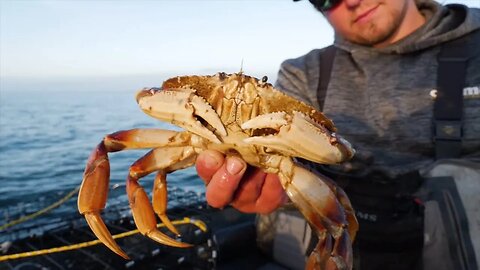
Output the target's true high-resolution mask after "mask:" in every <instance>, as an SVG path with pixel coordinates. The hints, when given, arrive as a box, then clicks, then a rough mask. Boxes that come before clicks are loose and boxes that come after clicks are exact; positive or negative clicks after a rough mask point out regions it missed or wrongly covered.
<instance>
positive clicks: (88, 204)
mask: <svg viewBox="0 0 480 270" xmlns="http://www.w3.org/2000/svg"><path fill="white" fill-rule="evenodd" d="M190 139H191V137H190V135H189V134H188V133H186V132H175V131H169V130H159V129H146V130H144V129H132V130H126V131H119V132H116V133H112V134H110V135H107V136H106V137H105V138H104V139H103V140H102V142H100V143H99V144H98V145H97V147H96V148H95V149H94V150H93V152H92V154H91V155H90V157H89V159H88V161H87V166H86V168H85V172H84V174H83V181H82V186H81V188H80V192H79V194H78V210H79V212H80V213H81V214H83V215H84V216H85V219H86V220H87V223H88V225H89V226H90V228H91V229H92V231H93V232H94V234H95V235H96V236H97V238H98V239H100V241H102V242H103V243H104V244H105V245H106V246H107V247H109V248H110V249H111V250H113V251H114V252H115V253H117V254H118V255H120V256H122V257H123V258H125V259H128V256H127V255H126V254H125V252H123V251H122V249H121V248H120V247H119V246H118V245H117V244H116V243H115V241H114V240H113V238H112V236H111V234H110V233H109V232H108V229H107V227H106V226H105V223H104V222H103V220H102V218H101V217H100V211H101V210H102V209H104V208H105V204H106V201H107V194H108V186H109V178H110V163H109V161H108V155H107V154H108V152H116V151H121V150H124V149H139V148H152V147H160V146H166V145H169V146H182V145H188V144H189V142H190Z"/></svg>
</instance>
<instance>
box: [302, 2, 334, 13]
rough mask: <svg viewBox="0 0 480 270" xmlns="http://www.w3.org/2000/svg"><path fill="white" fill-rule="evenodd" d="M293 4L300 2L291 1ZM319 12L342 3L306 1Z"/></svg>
mask: <svg viewBox="0 0 480 270" xmlns="http://www.w3.org/2000/svg"><path fill="white" fill-rule="evenodd" d="M293 1H295V2H297V1H300V0H293ZM308 1H310V3H312V5H314V6H315V8H317V9H318V10H320V11H321V12H325V11H329V10H331V9H332V8H334V7H336V6H337V5H338V4H340V3H341V2H342V0H308Z"/></svg>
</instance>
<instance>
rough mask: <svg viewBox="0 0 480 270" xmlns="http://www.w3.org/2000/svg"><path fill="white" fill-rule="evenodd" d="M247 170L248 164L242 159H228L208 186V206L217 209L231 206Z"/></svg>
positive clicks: (232, 157) (231, 157) (233, 157)
mask: <svg viewBox="0 0 480 270" xmlns="http://www.w3.org/2000/svg"><path fill="white" fill-rule="evenodd" d="M246 168H247V164H246V163H245V161H243V160H242V159H241V158H239V157H235V156H230V157H227V158H226V161H225V162H224V164H223V165H222V166H221V167H220V169H219V170H218V171H217V172H216V173H215V174H214V175H213V176H212V178H211V181H210V183H209V184H208V185H207V191H206V195H205V196H206V199H207V202H208V204H209V205H211V206H213V207H216V208H222V207H224V206H226V205H228V204H230V203H231V201H232V199H233V196H234V194H235V190H236V189H237V187H238V184H239V183H240V180H241V179H242V176H243V174H244V172H245V170H246Z"/></svg>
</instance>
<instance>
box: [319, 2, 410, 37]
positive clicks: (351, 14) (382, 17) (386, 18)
mask: <svg viewBox="0 0 480 270" xmlns="http://www.w3.org/2000/svg"><path fill="white" fill-rule="evenodd" d="M409 2H410V3H409ZM409 4H412V5H413V4H414V3H413V1H411V0H343V1H342V2H341V3H340V4H338V5H337V6H336V7H335V8H333V9H331V10H329V11H327V12H325V13H324V15H325V17H326V18H327V20H328V21H329V22H330V24H331V25H332V26H333V28H334V29H335V31H336V33H338V34H340V35H341V36H342V37H344V38H345V39H347V40H349V41H351V42H354V43H358V44H363V45H371V46H376V45H379V44H382V43H384V42H386V41H388V40H389V39H391V38H392V37H393V36H395V35H396V34H397V33H398V31H400V25H401V23H402V21H403V19H404V17H405V14H406V12H407V8H408V5H409Z"/></svg>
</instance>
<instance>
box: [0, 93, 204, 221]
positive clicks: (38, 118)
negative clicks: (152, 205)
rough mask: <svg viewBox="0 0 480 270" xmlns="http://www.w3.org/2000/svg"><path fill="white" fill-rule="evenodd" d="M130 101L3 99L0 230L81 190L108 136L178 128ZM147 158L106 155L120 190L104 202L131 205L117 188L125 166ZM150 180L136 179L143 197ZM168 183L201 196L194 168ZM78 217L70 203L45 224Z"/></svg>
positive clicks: (129, 96)
mask: <svg viewBox="0 0 480 270" xmlns="http://www.w3.org/2000/svg"><path fill="white" fill-rule="evenodd" d="M134 95H135V91H122V92H112V91H111V92H108V91H107V92H86V91H85V92H73V91H35V90H32V91H30V92H25V91H21V92H20V91H18V92H14V91H4V92H0V226H1V225H2V224H3V223H4V221H5V220H8V219H12V218H14V215H16V213H12V209H18V208H19V207H18V206H25V205H26V206H31V207H32V208H39V207H40V203H41V204H42V205H48V204H49V203H50V201H51V202H53V201H55V200H56V199H59V198H61V197H62V196H63V195H64V194H66V193H68V192H70V191H71V190H73V189H74V188H75V187H77V186H78V185H80V183H81V181H82V175H83V171H84V168H85V164H86V160H87V158H88V156H89V154H90V152H91V151H92V150H93V149H94V147H95V146H96V145H97V144H98V143H99V142H100V141H101V139H102V138H103V136H105V135H106V134H108V133H112V132H115V131H118V130H125V129H131V128H165V129H175V127H173V126H171V125H168V124H164V123H161V122H160V121H158V120H156V119H153V118H151V117H149V116H147V115H146V114H144V113H143V112H141V111H140V109H139V108H138V107H137V103H136V101H135V98H134ZM147 151H148V150H132V151H122V152H116V153H111V154H110V155H109V157H110V162H111V182H110V184H111V185H112V186H113V185H115V184H117V185H120V188H119V189H118V190H120V191H118V192H113V193H110V197H109V200H115V199H116V198H115V197H118V196H122V197H121V198H120V200H121V201H122V203H123V204H125V205H128V201H127V199H126V197H125V195H124V188H122V185H124V183H125V178H126V175H127V173H128V168H129V166H130V164H132V163H133V162H134V161H135V160H136V159H138V158H140V157H141V156H142V155H143V154H145V153H146V152H147ZM152 179H153V175H152V176H151V177H146V178H145V179H142V180H141V184H142V185H143V186H144V187H145V188H146V190H147V191H148V190H151V182H152ZM168 183H169V188H170V187H174V188H175V187H181V188H182V189H183V190H187V191H188V190H190V191H193V192H196V193H202V192H204V186H203V182H202V181H201V180H200V179H198V177H197V176H196V173H195V169H194V168H189V169H186V170H182V171H179V172H175V173H173V174H172V175H171V176H170V177H168ZM107 207H108V205H107ZM20 208H21V207H20ZM24 208H25V207H24ZM32 211H35V209H33V210H32ZM76 211H77V209H76V196H75V198H72V199H71V200H69V201H68V202H67V203H66V204H65V205H62V206H61V207H59V209H56V210H54V211H52V212H51V213H49V214H47V215H45V216H44V217H42V218H44V219H54V218H58V217H59V216H61V215H63V214H65V213H68V214H72V213H75V212H76ZM13 212H15V211H13ZM25 212H26V213H24V214H28V212H29V210H28V209H27V210H25ZM12 215H13V216H12ZM33 222H35V221H33Z"/></svg>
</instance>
